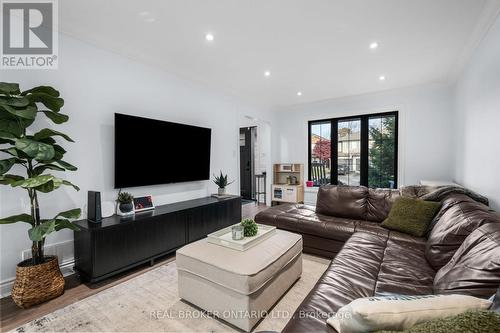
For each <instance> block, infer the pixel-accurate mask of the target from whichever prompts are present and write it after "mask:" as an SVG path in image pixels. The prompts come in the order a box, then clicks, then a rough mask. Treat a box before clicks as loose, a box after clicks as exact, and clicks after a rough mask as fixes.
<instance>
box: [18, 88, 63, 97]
mask: <svg viewBox="0 0 500 333" xmlns="http://www.w3.org/2000/svg"><path fill="white" fill-rule="evenodd" d="M31 93H43V94H47V95H50V96H52V97H59V91H57V90H56V89H54V88H52V87H50V86H38V87H35V88H32V89H29V90H26V91H23V92H22V93H21V95H23V96H25V95H27V94H31Z"/></svg>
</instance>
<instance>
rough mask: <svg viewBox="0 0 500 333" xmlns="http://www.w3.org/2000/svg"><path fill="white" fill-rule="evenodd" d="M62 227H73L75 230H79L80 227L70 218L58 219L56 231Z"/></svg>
mask: <svg viewBox="0 0 500 333" xmlns="http://www.w3.org/2000/svg"><path fill="white" fill-rule="evenodd" d="M61 229H71V230H74V231H79V230H80V228H78V226H77V225H76V224H74V223H73V222H70V221H69V220H66V219H56V231H59V230H61Z"/></svg>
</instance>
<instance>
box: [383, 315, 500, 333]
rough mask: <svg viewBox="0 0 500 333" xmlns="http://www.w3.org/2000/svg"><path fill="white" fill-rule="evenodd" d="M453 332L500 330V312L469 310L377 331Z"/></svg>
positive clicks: (412, 332) (409, 332)
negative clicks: (403, 327)
mask: <svg viewBox="0 0 500 333" xmlns="http://www.w3.org/2000/svg"><path fill="white" fill-rule="evenodd" d="M395 332H405V333H429V332H432V333H451V332H460V333H462V332H471V333H472V332H474V333H493V332H500V313H496V312H493V311H486V310H482V311H468V312H464V313H462V314H459V315H456V316H451V317H446V318H443V319H435V320H431V321H427V322H425V323H421V324H417V325H415V326H413V327H412V328H410V329H408V330H405V331H379V332H377V333H395Z"/></svg>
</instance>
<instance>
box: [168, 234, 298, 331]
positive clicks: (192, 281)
mask: <svg viewBox="0 0 500 333" xmlns="http://www.w3.org/2000/svg"><path fill="white" fill-rule="evenodd" d="M177 270H178V274H179V296H180V297H181V298H182V299H184V300H186V301H188V302H190V303H192V304H194V305H196V306H198V307H200V308H202V309H204V310H206V311H208V312H211V313H213V314H214V315H215V316H217V317H219V318H220V319H223V320H225V321H227V322H229V323H231V324H233V325H234V326H236V327H238V328H240V329H242V330H244V331H250V330H251V329H252V328H253V327H254V326H255V324H257V322H258V321H259V320H260V319H261V318H262V317H263V316H265V314H266V312H267V311H268V310H269V309H270V308H271V307H272V306H273V305H274V303H276V302H277V301H278V299H280V297H281V296H282V295H283V294H284V293H285V292H286V291H287V290H288V288H290V287H291V286H292V284H293V283H294V282H295V281H296V280H297V279H299V278H300V275H301V274H302V236H301V235H297V234H293V233H290V232H287V231H283V230H276V233H275V234H274V235H273V236H271V237H269V238H268V239H266V240H264V241H263V242H261V243H259V244H257V245H255V246H254V247H252V248H250V249H248V250H246V251H238V250H233V249H230V248H226V247H223V246H220V245H215V244H211V243H208V241H207V239H206V238H205V239H202V240H199V241H197V242H194V243H191V244H189V245H186V246H184V247H183V248H181V249H179V250H178V251H177Z"/></svg>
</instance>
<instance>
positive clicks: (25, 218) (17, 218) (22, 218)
mask: <svg viewBox="0 0 500 333" xmlns="http://www.w3.org/2000/svg"><path fill="white" fill-rule="evenodd" d="M16 222H25V223H29V224H32V223H33V218H32V217H31V215H28V214H19V215H12V216H9V217H6V218H3V219H0V224H9V223H16Z"/></svg>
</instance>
